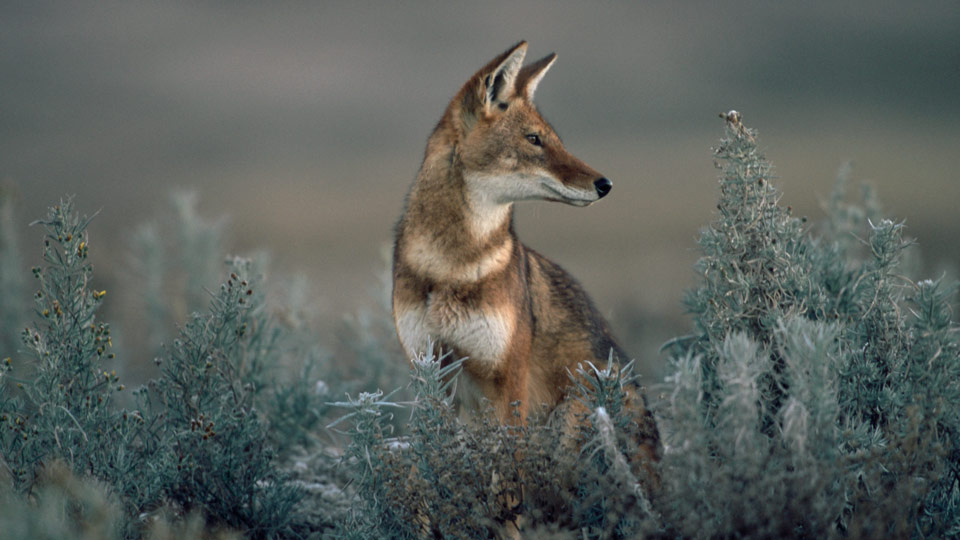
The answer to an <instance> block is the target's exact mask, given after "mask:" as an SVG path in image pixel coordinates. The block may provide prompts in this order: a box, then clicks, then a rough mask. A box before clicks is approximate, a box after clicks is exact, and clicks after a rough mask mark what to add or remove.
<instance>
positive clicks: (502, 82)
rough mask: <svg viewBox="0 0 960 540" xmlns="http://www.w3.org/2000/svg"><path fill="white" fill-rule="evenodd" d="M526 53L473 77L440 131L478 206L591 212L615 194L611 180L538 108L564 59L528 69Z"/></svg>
mask: <svg viewBox="0 0 960 540" xmlns="http://www.w3.org/2000/svg"><path fill="white" fill-rule="evenodd" d="M526 52H527V43H526V42H525V41H521V42H520V43H518V44H516V45H514V46H513V47H511V48H510V49H508V50H507V51H506V52H504V53H503V54H501V55H499V56H497V57H496V58H494V59H493V60H491V61H490V63H488V64H487V65H486V66H484V67H483V68H482V69H480V71H478V72H477V73H476V74H474V75H473V77H471V78H470V80H468V81H467V83H466V84H465V85H464V86H463V88H461V89H460V92H458V93H457V95H456V96H455V97H454V98H453V100H452V101H451V102H450V105H449V106H448V108H447V112H446V114H445V115H444V118H443V120H441V122H440V125H439V126H438V129H437V133H438V134H439V133H443V136H444V138H445V139H446V143H447V144H449V143H450V142H452V143H453V144H454V145H455V152H456V155H455V157H456V159H458V160H459V164H460V166H461V167H462V170H463V176H464V181H465V183H466V187H467V191H468V195H469V196H470V198H471V200H472V202H473V203H474V204H477V205H483V204H489V205H494V206H499V205H505V204H509V203H512V202H515V201H522V200H532V199H543V200H550V201H559V202H564V203H567V204H572V205H576V206H586V205H588V204H590V203H593V202H595V201H597V200H598V199H600V198H601V197H603V196H604V195H606V194H607V193H609V192H610V188H611V183H610V180H607V178H605V177H604V176H603V175H601V174H600V173H598V172H597V171H595V170H594V169H592V168H590V167H589V166H588V165H587V164H586V163H584V162H582V161H580V160H579V159H577V158H576V157H575V156H573V155H572V154H570V153H569V152H568V151H567V149H566V148H564V146H563V143H562V142H561V141H560V138H559V137H558V136H557V134H556V132H555V131H554V130H553V128H552V127H551V126H550V124H549V123H548V122H547V121H546V120H545V119H544V118H543V117H542V116H541V115H540V113H539V111H537V108H536V106H534V104H533V95H534V92H536V89H537V86H538V85H539V84H540V81H541V80H542V79H543V76H544V74H546V72H547V70H549V69H550V66H552V65H553V62H554V61H555V60H556V58H557V55H556V54H549V55H547V56H545V57H544V58H541V59H540V60H538V61H536V62H534V63H532V64H530V65H528V66H526V67H521V66H522V65H523V59H524V56H525V55H526ZM451 137H452V138H453V141H450V140H449V139H450V138H451Z"/></svg>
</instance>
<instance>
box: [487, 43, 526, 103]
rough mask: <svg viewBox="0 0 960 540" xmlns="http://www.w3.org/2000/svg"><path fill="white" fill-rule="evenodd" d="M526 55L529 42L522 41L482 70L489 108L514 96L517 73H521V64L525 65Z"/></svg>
mask: <svg viewBox="0 0 960 540" xmlns="http://www.w3.org/2000/svg"><path fill="white" fill-rule="evenodd" d="M526 55H527V42H526V41H521V42H520V43H517V44H516V45H514V46H513V47H511V48H510V49H509V50H508V51H506V52H505V53H503V54H501V55H500V56H498V57H497V58H495V59H494V60H493V61H491V62H490V64H488V65H487V67H486V68H485V69H484V70H483V71H482V72H481V75H482V77H483V80H482V81H481V86H482V87H483V90H484V95H483V104H484V106H485V107H486V108H487V109H488V110H489V109H490V108H491V107H493V106H494V105H496V104H497V103H502V102H505V101H507V100H508V99H510V97H511V96H513V92H514V88H515V86H514V84H515V82H516V80H517V74H518V73H520V66H522V65H523V57H524V56H526Z"/></svg>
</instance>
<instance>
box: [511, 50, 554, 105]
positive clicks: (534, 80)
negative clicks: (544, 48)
mask: <svg viewBox="0 0 960 540" xmlns="http://www.w3.org/2000/svg"><path fill="white" fill-rule="evenodd" d="M556 59H557V53H550V54H548V55H547V56H544V57H543V58H541V59H540V60H537V61H536V62H534V63H532V64H530V65H529V66H527V67H525V68H523V69H521V70H520V73H519V74H517V81H516V85H517V89H516V92H517V93H518V94H520V95H522V96H524V97H526V98H527V99H528V100H532V99H533V93H534V92H536V91H537V85H538V84H540V79H543V76H544V75H546V73H547V70H549V69H550V66H552V65H553V62H554V60H556Z"/></svg>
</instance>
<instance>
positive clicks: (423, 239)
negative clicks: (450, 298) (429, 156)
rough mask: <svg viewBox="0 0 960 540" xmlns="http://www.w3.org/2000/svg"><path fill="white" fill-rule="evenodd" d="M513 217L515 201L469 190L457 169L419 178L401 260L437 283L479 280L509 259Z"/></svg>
mask: <svg viewBox="0 0 960 540" xmlns="http://www.w3.org/2000/svg"><path fill="white" fill-rule="evenodd" d="M512 218H513V205H512V204H502V203H499V202H497V201H494V200H490V199H488V198H485V197H482V196H478V195H477V194H476V193H475V192H471V191H469V190H468V189H467V185H466V181H465V179H464V178H463V177H462V175H459V173H457V172H456V171H452V172H451V175H450V176H448V177H446V178H444V179H440V178H429V177H423V176H421V178H419V179H418V181H417V185H416V186H415V188H414V190H413V192H412V193H411V198H410V200H409V201H408V208H407V215H406V216H405V218H404V225H403V227H404V230H403V240H402V242H403V244H404V246H402V248H401V249H402V250H403V259H404V261H405V262H406V263H407V264H408V265H409V266H410V267H411V268H413V269H414V270H416V271H417V272H418V273H421V274H423V275H425V276H427V277H430V278H432V279H434V280H437V281H455V282H461V283H463V282H473V281H479V280H481V279H484V278H486V277H487V276H488V275H490V274H491V273H494V272H496V271H499V270H501V269H503V268H504V267H505V266H506V265H507V263H508V262H509V260H510V257H511V255H512V251H513V248H514V243H515V239H514V236H513V231H512V227H511V221H512Z"/></svg>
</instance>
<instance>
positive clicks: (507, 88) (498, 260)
mask: <svg viewBox="0 0 960 540" xmlns="http://www.w3.org/2000/svg"><path fill="white" fill-rule="evenodd" d="M526 50H527V44H526V42H520V43H518V44H517V45H515V46H513V47H511V48H510V49H509V50H508V51H506V52H504V53H503V54H501V55H500V56H498V57H496V58H495V59H493V60H492V61H491V62H490V63H489V64H487V65H486V66H484V67H483V68H482V69H481V70H480V71H478V72H477V73H476V74H474V75H473V77H471V78H470V79H469V80H468V81H467V83H466V84H465V85H464V86H463V87H462V88H461V89H460V91H459V92H457V94H456V95H455V96H454V97H453V100H451V101H450V104H449V105H448V106H447V109H446V112H445V113H444V115H443V117H442V118H441V119H440V122H439V123H438V124H437V126H436V128H435V129H434V130H433V133H432V134H431V135H430V138H429V140H428V141H427V149H426V154H425V157H424V160H423V165H422V166H421V168H420V172H419V174H418V175H417V179H416V181H415V182H414V184H413V186H412V188H411V190H410V192H409V194H408V196H407V201H406V206H405V209H404V213H403V217H401V219H400V221H399V222H398V223H397V226H396V244H395V246H394V260H393V317H394V322H395V323H396V327H397V334H398V335H399V337H400V342H401V343H402V344H403V348H404V350H405V352H406V354H407V355H408V356H409V357H411V358H413V357H416V356H417V355H420V354H423V353H424V352H425V351H426V349H427V347H428V343H432V344H433V346H434V347H437V348H439V349H442V350H444V351H453V355H452V357H453V358H460V357H467V360H466V361H465V362H464V363H463V371H462V373H461V375H460V383H461V385H460V386H461V387H460V389H458V390H457V396H456V398H457V400H458V406H459V407H461V408H463V407H477V406H478V405H479V401H480V399H482V398H486V399H488V400H489V401H490V403H491V404H492V406H493V410H494V411H495V413H496V415H497V417H498V419H499V420H500V422H502V423H514V422H516V421H519V422H526V421H527V419H528V418H530V417H533V418H542V417H543V416H545V415H546V414H548V413H550V412H551V411H553V410H554V409H555V408H556V407H557V406H558V405H560V404H561V402H562V401H563V400H564V398H565V397H566V395H567V393H568V390H569V389H570V387H571V384H572V381H571V373H575V372H576V368H577V366H578V365H580V364H582V363H584V362H587V361H589V362H592V363H594V364H595V365H598V366H605V365H606V363H607V360H608V357H609V355H610V354H611V351H613V355H614V356H616V357H617V358H619V359H626V357H627V356H626V354H625V353H624V352H623V350H622V349H621V348H620V347H619V346H618V345H617V344H616V342H614V339H613V337H612V336H611V334H610V330H609V329H608V327H607V323H606V322H605V321H604V320H603V317H602V316H601V315H600V314H599V313H598V312H597V309H596V308H595V307H594V306H593V303H592V302H591V301H590V298H589V297H588V296H587V294H586V292H584V290H583V288H581V286H580V284H579V283H577V281H576V280H575V279H574V278H573V277H571V276H570V275H569V274H568V273H567V272H566V271H564V270H563V269H562V268H560V266H559V265H557V264H556V263H554V262H552V261H550V260H549V259H547V258H546V257H544V256H543V255H540V254H539V253H537V252H536V251H533V250H532V249H530V248H528V247H526V246H524V245H523V244H522V243H520V241H519V240H518V239H517V235H516V233H515V232H514V227H513V203H515V202H517V201H527V200H548V201H557V202H563V203H567V204H570V205H573V206H588V205H590V204H592V203H594V202H596V201H598V200H599V199H601V198H602V197H604V196H605V195H607V194H608V193H609V192H610V188H611V183H610V180H608V179H607V178H606V177H604V176H603V175H602V174H600V173H599V172H597V171H595V170H594V169H592V168H590V167H589V166H588V165H587V164H586V163H584V162H582V161H580V160H579V159H577V158H576V157H574V156H573V155H571V154H570V153H569V152H567V150H566V149H565V148H564V146H563V144H562V143H561V142H560V139H559V137H557V134H556V133H555V132H554V130H553V128H552V127H550V124H548V123H547V121H546V120H544V119H543V117H542V116H540V113H539V112H538V111H537V109H536V107H535V106H534V104H533V101H532V100H533V95H534V92H535V91H536V89H537V85H538V84H539V83H540V80H541V79H542V78H543V76H544V74H545V73H546V72H547V70H548V69H550V66H551V65H553V62H554V60H555V59H556V55H555V54H550V55H549V56H547V57H545V58H543V59H541V60H538V61H537V62H534V63H533V64H530V65H528V66H526V67H521V66H522V64H523V59H524V55H525V54H526ZM633 392H634V393H633V395H634V396H635V399H633V400H632V401H633V402H634V403H633V405H632V406H633V407H635V408H636V409H637V410H636V413H637V414H636V418H637V419H638V425H637V428H638V432H639V434H640V438H641V441H638V442H640V443H641V449H642V450H641V453H642V454H645V455H646V456H647V457H649V458H652V459H657V456H658V455H659V436H658V433H657V427H656V424H655V423H654V420H653V417H652V416H651V415H650V413H649V412H648V411H647V410H646V406H645V403H644V399H643V396H642V395H640V394H639V392H636V391H633ZM516 403H519V405H516ZM514 407H518V409H516V411H515V409H514ZM515 412H516V413H519V416H516V415H515Z"/></svg>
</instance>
